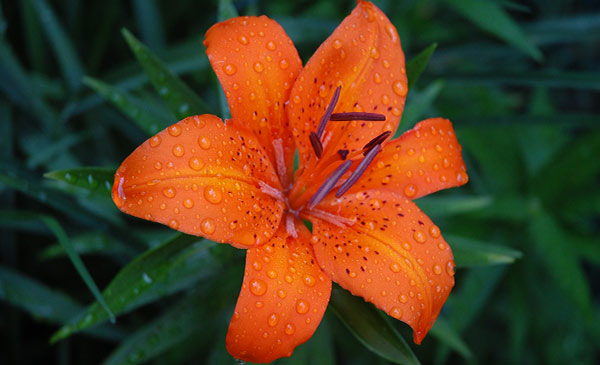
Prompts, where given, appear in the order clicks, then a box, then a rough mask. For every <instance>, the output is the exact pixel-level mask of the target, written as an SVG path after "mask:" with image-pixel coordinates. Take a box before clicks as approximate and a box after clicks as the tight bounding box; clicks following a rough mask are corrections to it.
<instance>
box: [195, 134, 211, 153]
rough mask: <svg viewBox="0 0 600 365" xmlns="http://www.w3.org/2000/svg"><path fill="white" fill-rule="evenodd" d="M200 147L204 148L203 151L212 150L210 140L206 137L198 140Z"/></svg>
mask: <svg viewBox="0 0 600 365" xmlns="http://www.w3.org/2000/svg"><path fill="white" fill-rule="evenodd" d="M198 145H199V146H200V147H202V149H204V150H207V149H209V148H210V140H209V139H208V138H206V137H204V136H202V137H199V138H198Z"/></svg>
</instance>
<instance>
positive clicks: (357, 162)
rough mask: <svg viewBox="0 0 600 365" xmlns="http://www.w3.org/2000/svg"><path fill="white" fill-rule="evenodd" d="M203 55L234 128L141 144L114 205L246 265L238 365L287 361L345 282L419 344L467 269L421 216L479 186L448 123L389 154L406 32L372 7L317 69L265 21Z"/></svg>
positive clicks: (249, 20)
mask: <svg viewBox="0 0 600 365" xmlns="http://www.w3.org/2000/svg"><path fill="white" fill-rule="evenodd" d="M205 45H206V47H207V54H208V57H209V60H210V63H211V65H212V67H213V69H214V71H215V72H216V74H217V76H218V78H219V80H220V81H221V84H222V86H223V88H224V90H225V94H226V96H227V100H228V102H229V107H230V109H231V114H232V118H231V119H230V120H227V121H226V122H225V123H223V121H222V120H221V119H219V118H217V117H215V116H212V115H199V116H194V117H189V118H186V119H184V120H182V121H180V122H179V123H176V124H174V125H172V126H171V127H169V128H167V129H166V130H164V131H162V132H160V133H158V134H157V135H156V136H154V137H152V138H150V139H149V140H148V141H146V142H144V143H143V144H142V145H141V146H139V147H138V148H137V149H136V150H135V151H134V152H133V153H132V154H131V155H130V156H129V157H128V158H127V159H126V160H125V161H124V162H123V164H122V165H121V167H120V168H119V169H118V170H117V173H116V175H115V184H114V186H113V192H112V194H113V199H114V201H115V203H116V205H117V206H118V207H119V208H120V209H121V210H122V211H123V212H125V213H128V214H131V215H134V216H136V217H140V218H144V219H148V220H151V221H155V222H159V223H162V224H166V225H168V226H169V227H171V228H173V229H177V230H179V231H182V232H185V233H188V234H193V235H198V236H203V237H207V238H209V239H211V240H214V241H218V242H224V243H229V244H231V245H233V246H235V247H238V248H244V249H246V250H247V255H246V270H245V274H244V281H243V284H242V289H241V292H240V296H239V299H238V302H237V305H236V308H235V311H234V314H233V318H232V319H231V323H230V326H229V332H228V334H227V349H228V351H229V352H230V353H231V355H233V356H234V357H236V358H239V359H242V360H246V361H252V362H270V361H273V360H275V359H277V358H279V357H282V356H290V355H291V353H292V351H293V350H294V348H295V347H296V346H298V345H299V344H301V343H303V342H305V341H306V340H308V339H309V338H310V337H311V336H312V334H313V332H314V331H315V329H316V328H317V326H318V325H319V322H320V321H321V318H322V316H323V314H324V313H325V309H326V307H327V304H328V302H329V297H330V293H331V281H332V280H333V281H335V282H337V283H338V284H340V285H341V286H342V287H344V288H346V289H348V290H349V291H350V292H352V293H353V294H354V295H358V296H361V297H363V298H364V299H365V300H367V301H369V302H371V303H373V304H375V305H376V306H377V307H378V308H380V309H382V310H384V311H385V312H386V313H388V314H389V315H390V316H392V317H394V318H397V319H400V320H402V321H404V322H406V323H407V324H409V325H410V326H411V327H412V329H413V332H414V341H415V342H416V343H420V342H421V341H422V339H423V337H425V335H426V334H427V332H428V331H429V329H430V328H431V326H432V325H433V323H434V322H435V319H436V318H437V316H438V314H439V312H440V309H441V307H442V305H443V303H444V302H445V301H446V298H447V297H448V294H449V293H450V290H451V289H452V287H453V285H454V261H453V256H452V252H451V250H450V247H449V246H448V244H447V243H446V242H445V241H444V239H443V238H442V236H441V234H440V230H439V229H438V227H437V226H435V225H434V224H433V223H432V222H431V221H430V220H429V218H428V217H427V216H426V215H425V214H424V213H422V212H421V211H420V210H419V208H418V207H417V206H416V205H415V204H414V203H413V202H412V201H411V200H412V199H416V198H419V197H421V196H424V195H427V194H429V193H432V192H435V191H437V190H440V189H445V188H449V187H454V186H459V185H462V184H465V183H466V182H467V180H468V178H467V175H466V172H465V165H464V163H463V160H462V157H461V152H460V151H461V147H460V145H459V144H458V142H457V140H456V137H455V136H454V133H453V129H452V124H451V123H450V122H449V121H448V120H445V119H439V118H436V119H428V120H425V121H422V122H420V123H419V124H417V126H416V127H415V128H414V129H412V130H410V131H408V132H406V133H405V134H404V135H402V136H401V137H400V138H398V139H396V140H393V141H386V139H387V137H388V136H389V135H390V134H393V133H394V132H395V131H396V129H397V127H398V124H399V122H400V115H401V113H402V110H403V108H404V102H405V98H406V93H407V79H406V72H405V64H404V54H403V52H402V49H401V46H400V39H399V37H398V33H397V32H396V29H395V28H394V26H393V25H392V24H391V23H390V22H389V20H388V19H387V17H386V16H385V15H384V14H383V13H382V12H381V11H380V10H379V9H378V8H377V7H376V6H374V5H373V4H371V3H369V2H364V1H359V2H358V5H357V7H356V8H355V9H354V10H353V11H352V13H351V14H350V15H349V16H348V17H347V18H346V19H345V20H344V21H343V22H342V23H341V24H340V25H339V26H338V28H337V29H336V30H335V31H334V33H333V34H332V35H331V36H330V37H329V38H328V39H327V40H326V41H325V42H324V43H323V44H322V45H321V46H320V47H319V49H318V50H317V51H316V53H315V54H314V55H313V57H312V58H311V59H310V60H309V61H308V63H307V64H306V66H305V67H304V68H302V63H301V60H300V58H299V57H298V53H297V51H296V49H295V47H294V45H293V43H292V41H291V40H290V39H289V37H288V36H287V35H286V34H285V32H284V31H283V29H282V28H281V26H280V25H278V24H277V23H276V22H275V21H273V20H271V19H269V18H267V17H265V16H261V17H240V18H235V19H230V20H227V21H225V22H222V23H219V24H216V25H215V26H213V27H212V28H211V29H210V30H208V32H207V34H206V40H205ZM296 150H297V152H298V156H299V167H298V169H297V170H296V171H294V169H293V160H294V152H295V151H296ZM303 219H304V220H309V221H310V222H312V224H313V231H312V232H310V231H309V230H308V229H307V228H306V227H305V225H304V224H303V222H302V220H303Z"/></svg>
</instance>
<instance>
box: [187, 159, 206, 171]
mask: <svg viewBox="0 0 600 365" xmlns="http://www.w3.org/2000/svg"><path fill="white" fill-rule="evenodd" d="M189 166H190V168H191V169H192V170H196V171H199V170H201V169H202V168H203V167H204V161H202V160H201V159H199V158H198V157H192V158H190V161H189Z"/></svg>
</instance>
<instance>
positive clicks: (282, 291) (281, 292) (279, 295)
mask: <svg viewBox="0 0 600 365" xmlns="http://www.w3.org/2000/svg"><path fill="white" fill-rule="evenodd" d="M277 296H278V297H279V298H281V299H283V298H285V297H286V296H287V292H286V291H285V290H283V289H279V290H278V291H277Z"/></svg>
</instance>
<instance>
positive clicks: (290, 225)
mask: <svg viewBox="0 0 600 365" xmlns="http://www.w3.org/2000/svg"><path fill="white" fill-rule="evenodd" d="M285 229H286V230H287V233H288V234H289V235H290V236H292V237H294V238H298V232H297V231H296V225H295V224H294V217H292V216H291V215H289V214H288V215H287V216H286V218H285Z"/></svg>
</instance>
